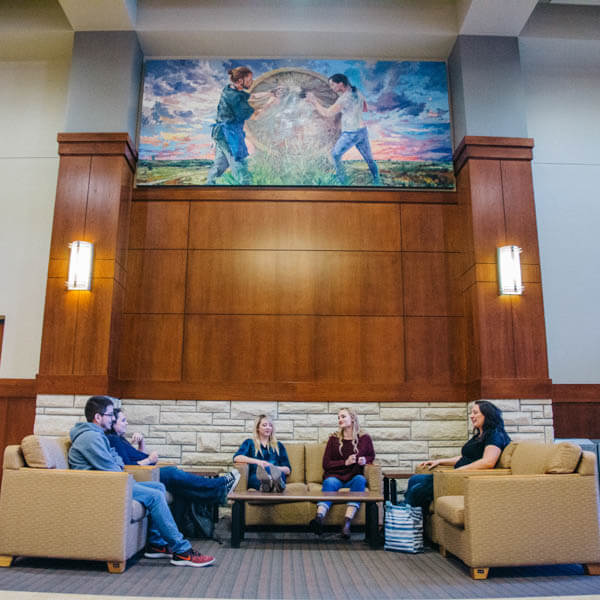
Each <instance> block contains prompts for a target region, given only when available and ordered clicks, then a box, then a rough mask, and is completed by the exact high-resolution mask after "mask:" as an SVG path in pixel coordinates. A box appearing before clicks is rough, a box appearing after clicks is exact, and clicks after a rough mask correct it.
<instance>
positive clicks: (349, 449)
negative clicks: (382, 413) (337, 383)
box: [310, 408, 375, 539]
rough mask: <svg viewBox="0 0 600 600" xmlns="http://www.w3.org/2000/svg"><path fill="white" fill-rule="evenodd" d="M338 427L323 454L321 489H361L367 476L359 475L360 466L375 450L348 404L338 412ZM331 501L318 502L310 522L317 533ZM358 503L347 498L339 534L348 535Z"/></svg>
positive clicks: (320, 528) (360, 490)
mask: <svg viewBox="0 0 600 600" xmlns="http://www.w3.org/2000/svg"><path fill="white" fill-rule="evenodd" d="M338 425H339V430H338V431H337V432H336V433H334V434H332V435H331V436H330V438H329V441H328V442H327V447H326V448H325V454H323V471H324V474H323V488H322V490H323V491H324V492H337V491H338V490H339V489H340V488H342V487H344V488H350V491H352V492H364V491H365V487H366V485H367V480H366V479H365V477H364V475H363V471H364V466H365V465H367V464H370V463H372V462H373V460H374V458H375V450H374V449H373V442H372V441H371V438H370V436H369V435H368V434H366V433H364V432H363V431H361V430H360V425H359V423H358V416H357V414H356V413H355V412H354V411H353V410H352V409H350V408H341V409H340V411H339V412H338ZM330 506H331V502H319V503H318V504H317V515H316V517H315V518H314V519H313V520H312V521H311V522H310V528H311V530H312V531H313V532H314V533H316V534H317V535H321V533H322V532H323V521H324V520H325V516H326V515H327V511H328V510H329V507H330ZM359 506H360V504H359V503H358V502H348V504H347V508H346V517H345V519H344V526H343V527H342V537H344V538H346V539H348V538H349V537H350V523H352V519H353V518H354V515H356V511H357V510H358V508H359Z"/></svg>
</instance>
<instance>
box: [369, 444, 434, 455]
mask: <svg viewBox="0 0 600 600" xmlns="http://www.w3.org/2000/svg"><path fill="white" fill-rule="evenodd" d="M378 447H379V446H377V447H376V448H375V450H377V448H378ZM398 452H400V453H402V454H420V453H422V452H424V453H427V452H429V445H428V444H427V443H426V442H400V443H398Z"/></svg>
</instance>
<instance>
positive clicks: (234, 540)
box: [231, 500, 244, 548]
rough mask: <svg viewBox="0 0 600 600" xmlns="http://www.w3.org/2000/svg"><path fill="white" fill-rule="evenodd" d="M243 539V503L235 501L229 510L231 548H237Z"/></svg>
mask: <svg viewBox="0 0 600 600" xmlns="http://www.w3.org/2000/svg"><path fill="white" fill-rule="evenodd" d="M243 537H244V502H243V501H242V500H236V501H235V502H234V503H233V507H232V508H231V547H232V548H239V547H240V542H241V541H242V539H243Z"/></svg>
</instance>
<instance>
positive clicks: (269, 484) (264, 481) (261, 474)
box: [256, 465, 273, 492]
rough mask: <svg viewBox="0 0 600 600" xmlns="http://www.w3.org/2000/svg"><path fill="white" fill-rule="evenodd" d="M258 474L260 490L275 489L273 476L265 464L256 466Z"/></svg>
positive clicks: (268, 490)
mask: <svg viewBox="0 0 600 600" xmlns="http://www.w3.org/2000/svg"><path fill="white" fill-rule="evenodd" d="M256 476H257V477H258V480H259V481H260V487H259V491H261V492H270V491H271V490H272V489H273V478H272V477H271V475H270V474H269V473H267V471H266V469H265V468H264V467H263V466H261V465H258V467H256Z"/></svg>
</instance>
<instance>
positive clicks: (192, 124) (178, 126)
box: [139, 59, 452, 161]
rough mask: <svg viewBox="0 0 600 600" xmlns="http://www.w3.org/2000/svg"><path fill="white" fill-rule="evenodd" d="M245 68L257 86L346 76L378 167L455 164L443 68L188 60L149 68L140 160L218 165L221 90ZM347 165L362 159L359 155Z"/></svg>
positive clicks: (302, 61) (429, 65)
mask: <svg viewBox="0 0 600 600" xmlns="http://www.w3.org/2000/svg"><path fill="white" fill-rule="evenodd" d="M241 65H247V66H249V67H250V68H251V69H252V71H253V73H254V78H255V79H256V78H257V77H259V76H260V75H262V74H264V73H267V72H269V71H272V70H273V69H279V68H283V67H298V68H303V69H308V70H310V71H315V72H317V73H320V74H322V75H324V76H326V77H328V76H330V75H332V74H334V73H344V74H345V75H346V76H347V77H348V79H349V80H350V82H351V83H352V85H355V86H357V87H358V89H359V90H360V91H361V92H362V93H363V94H364V96H365V98H366V100H367V103H368V106H369V112H368V113H365V114H364V118H365V122H366V124H367V126H368V129H369V137H370V140H371V147H372V150H373V155H374V157H375V159H377V160H394V161H411V160H434V161H450V160H451V158H452V148H451V141H450V118H449V110H448V89H447V78H446V65H445V63H443V62H426V61H422V62H414V61H403V62H392V61H360V60H311V59H240V60H237V59H206V60H202V59H194V60H187V59H186V60H151V61H147V62H146V64H145V78H144V98H143V107H142V123H141V130H140V146H139V149H140V159H142V160H178V159H198V158H205V159H212V158H214V149H213V147H212V143H211V138H210V127H211V124H212V123H213V122H214V120H215V116H216V108H217V104H218V102H219V97H220V95H221V90H222V89H223V87H224V86H225V85H227V83H228V81H229V80H228V76H227V72H228V71H229V69H232V68H234V67H237V66H241ZM250 151H251V152H252V148H250ZM352 152H354V153H356V156H354V155H353V154H352ZM344 158H346V159H352V158H359V155H358V153H357V152H356V149H354V150H353V151H351V152H349V153H348V154H346V155H345V157H344Z"/></svg>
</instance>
